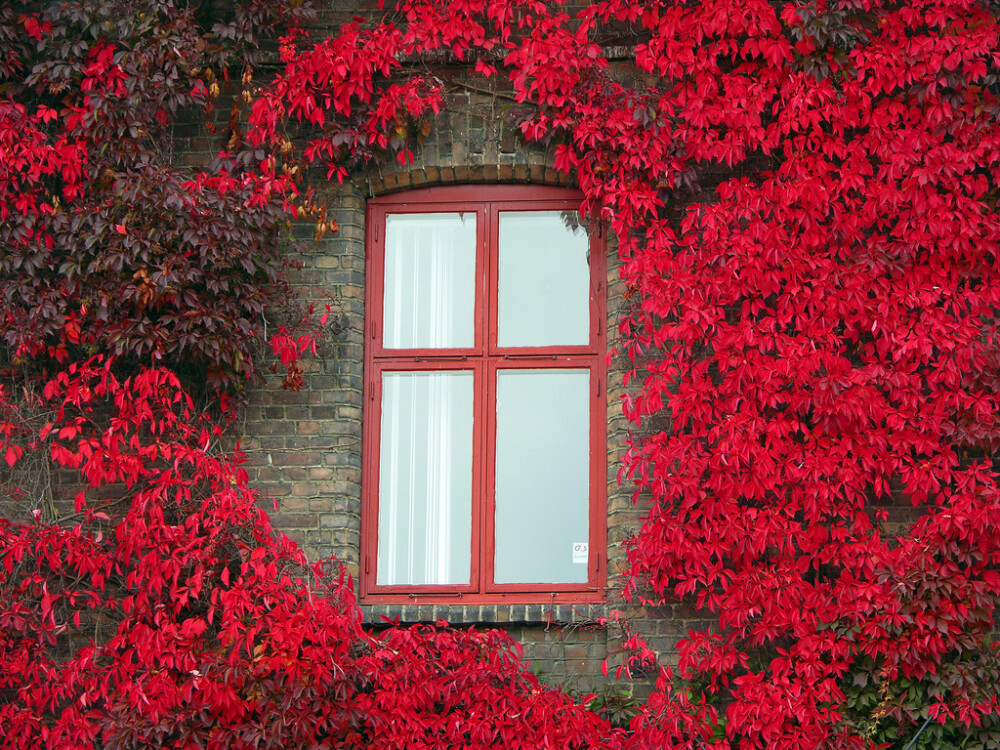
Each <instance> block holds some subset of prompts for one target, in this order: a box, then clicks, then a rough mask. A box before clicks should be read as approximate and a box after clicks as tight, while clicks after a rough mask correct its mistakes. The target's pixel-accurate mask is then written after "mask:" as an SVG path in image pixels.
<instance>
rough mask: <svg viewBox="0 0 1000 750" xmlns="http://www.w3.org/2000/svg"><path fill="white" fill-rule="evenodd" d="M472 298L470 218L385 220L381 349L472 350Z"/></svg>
mask: <svg viewBox="0 0 1000 750" xmlns="http://www.w3.org/2000/svg"><path fill="white" fill-rule="evenodd" d="M475 293H476V215H475V214H474V213H463V214H391V215H389V216H386V219H385V301H384V305H383V313H384V316H383V321H384V323H383V341H382V344H383V346H385V347H386V348H389V349H430V348H456V347H471V346H473V345H474V344H475V331H474V327H473V326H474V315H475V309H476V307H475Z"/></svg>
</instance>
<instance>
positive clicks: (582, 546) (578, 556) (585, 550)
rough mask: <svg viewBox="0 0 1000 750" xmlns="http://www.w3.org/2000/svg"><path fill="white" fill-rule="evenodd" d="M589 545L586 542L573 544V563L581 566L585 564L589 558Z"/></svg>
mask: <svg viewBox="0 0 1000 750" xmlns="http://www.w3.org/2000/svg"><path fill="white" fill-rule="evenodd" d="M589 552H590V544H588V543H587V542H573V562H574V563H581V564H583V565H586V564H587V559H588V557H589Z"/></svg>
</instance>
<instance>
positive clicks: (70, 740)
mask: <svg viewBox="0 0 1000 750" xmlns="http://www.w3.org/2000/svg"><path fill="white" fill-rule="evenodd" d="M225 8H226V11H225V12H224V13H223V12H220V11H216V10H214V9H213V7H212V6H211V5H209V4H202V5H200V6H197V7H196V6H195V5H194V4H192V6H190V7H186V8H177V7H175V6H174V4H172V3H166V2H164V3H148V2H147V3H130V2H125V0H118V1H116V2H111V1H110V0H108V1H106V2H102V3H86V4H81V3H72V2H62V3H52V4H49V5H48V6H47V7H46V8H45V9H44V10H38V9H37V8H35V7H34V5H33V4H31V3H21V2H9V1H8V2H5V3H3V4H2V5H0V40H3V45H4V51H5V55H4V56H3V58H2V60H0V86H2V87H3V88H2V91H3V99H2V100H0V153H2V154H3V157H4V158H3V163H2V164H0V167H2V171H0V198H2V200H0V212H2V213H0V233H2V246H3V247H4V248H5V250H4V252H3V255H2V256H0V296H2V298H3V300H4V312H3V319H2V321H0V334H2V336H3V340H4V342H5V345H6V349H5V353H4V355H3V356H4V357H6V359H5V360H4V361H3V366H4V367H5V368H6V369H5V372H6V373H8V376H9V377H7V378H6V380H5V382H6V383H8V384H9V386H8V387H7V388H5V397H4V402H3V404H4V409H5V411H4V412H2V414H3V420H4V421H3V422H2V423H0V456H2V457H4V458H5V460H6V463H7V464H9V465H12V466H14V465H17V464H18V463H19V462H21V461H24V460H25V456H26V455H28V454H30V453H31V452H38V451H42V452H45V455H47V456H48V457H49V459H50V460H51V461H53V462H55V463H56V464H58V465H59V466H60V467H62V468H64V469H65V470H67V471H70V470H72V471H75V472H77V473H78V475H79V478H80V481H81V482H83V483H84V484H86V485H87V486H88V487H89V488H90V490H89V491H87V492H84V493H82V494H81V495H80V496H79V497H78V500H77V506H78V507H77V509H76V512H77V516H76V517H75V518H73V519H72V521H67V520H64V521H63V522H62V523H60V524H55V523H52V522H51V521H52V519H49V518H42V517H39V518H38V519H36V521H35V522H34V523H28V524H15V523H11V522H3V523H2V526H0V564H2V566H3V569H4V575H5V578H4V581H3V584H2V585H0V663H2V664H3V665H4V668H3V669H2V670H0V675H3V677H0V680H2V681H0V719H2V720H3V721H4V722H5V723H6V725H7V726H10V727H13V728H14V729H13V730H12V731H11V732H10V733H9V735H8V736H9V737H10V738H11V739H10V740H9V741H10V742H11V743H12V744H13V746H23V747H37V746H49V747H60V746H65V747H69V746H73V747H79V746H81V745H87V743H90V744H91V745H93V746H102V747H129V746H140V745H141V746H149V745H159V746H168V747H186V746H194V745H207V746H210V747H222V746H226V747H251V746H254V747H257V746H267V744H268V743H270V744H271V745H272V746H288V745H290V744H292V743H295V744H306V745H309V746H316V747H360V746H369V745H372V744H376V745H377V744H378V743H382V744H383V745H384V746H385V747H413V746H428V747H453V746H457V745H470V746H479V745H483V746H485V745H489V744H491V743H503V744H505V745H513V746H518V743H520V744H521V746H524V747H537V746H544V745H545V744H546V743H548V744H549V745H554V746H560V747H596V746H608V747H619V746H622V747H625V746H627V747H632V748H653V747H677V748H685V747H690V748H698V747H719V748H741V749H742V748H788V747H802V748H819V747H831V748H832V747H837V748H868V747H894V746H898V747H904V746H905V744H906V743H909V744H912V745H913V747H921V746H923V747H947V746H955V747H962V746H967V747H990V746H995V745H996V744H997V742H998V733H1000V728H998V719H997V714H998V711H1000V705H998V698H997V690H998V686H1000V676H998V668H1000V661H998V654H997V651H996V647H995V645H993V643H992V641H991V639H990V632H991V630H992V628H993V618H994V613H995V610H996V604H997V597H998V596H1000V570H998V566H1000V531H998V529H1000V500H998V486H997V473H996V471H997V467H996V466H995V463H994V455H995V451H996V447H997V439H998V424H997V418H996V414H997V413H998V407H1000V403H998V400H1000V377H998V376H1000V368H998V364H1000V357H998V351H1000V350H998V340H997V328H996V320H997V312H998V306H1000V263H998V258H997V247H998V246H1000V245H998V241H1000V220H998V213H997V210H996V208H997V190H998V178H1000V174H998V169H1000V167H998V165H1000V124H998V98H997V96H998V95H997V78H996V76H997V70H998V61H1000V60H998V55H1000V43H998V33H1000V24H998V19H997V8H996V6H995V5H994V4H991V3H989V2H985V1H977V0H919V1H917V2H914V1H913V0H908V1H907V2H890V1H889V0H810V1H804V0H803V1H800V2H767V1H765V0H740V1H739V2H736V1H735V0H702V1H700V2H684V1H683V0H676V1H668V0H663V1H662V2H651V3H636V2H634V0H603V1H600V2H595V3H592V4H588V5H586V6H584V7H582V8H579V9H577V8H575V7H574V8H570V7H569V6H563V5H561V4H559V3H552V4H546V3H540V2H535V1H534V0H491V2H487V3H485V4H484V3H482V2H466V1H464V0H450V1H449V2H433V1H432V0H403V1H402V2H399V3H397V4H395V5H393V6H392V7H391V8H388V9H384V10H379V11H378V12H372V13H370V14H369V15H368V16H366V17H365V18H358V19H355V20H353V21H350V22H348V23H346V24H344V25H343V26H342V27H340V28H338V29H334V30H333V33H332V34H331V36H330V37H329V38H325V39H315V38H313V37H312V36H311V35H310V33H309V32H308V30H307V29H306V27H305V26H304V25H303V22H304V21H307V20H308V9H307V8H305V7H304V6H302V5H299V4H296V3H270V2H265V0H256V1H255V2H243V3H239V2H237V3H228V4H225ZM279 28H280V29H281V30H280V31H279V30H278V29H279ZM271 32H273V34H272V35H271V36H270V37H268V36H267V34H269V33H271ZM259 33H263V34H264V35H263V36H260V37H258V36H256V35H257V34H259ZM622 39H625V40H627V41H628V44H629V45H630V49H631V50H632V51H633V52H634V63H635V70H634V71H633V73H632V75H630V76H623V75H621V74H620V71H612V70H611V69H610V67H609V65H608V60H607V58H606V55H605V51H604V49H605V48H604V46H602V45H608V44H611V43H612V42H616V43H617V42H619V41H620V40H622ZM268 45H271V50H272V54H273V55H276V56H277V59H278V60H279V61H280V69H279V72H278V73H277V75H276V76H274V77H273V80H271V81H269V82H268V83H267V84H266V85H263V86H261V87H260V88H259V89H258V85H259V84H257V83H255V82H254V81H255V78H254V76H255V70H256V69H255V68H254V65H255V64H256V61H255V60H254V52H255V51H257V50H259V49H262V48H263V49H267V48H268ZM414 60H416V61H429V62H427V64H426V65H411V64H409V63H408V62H407V61H414ZM435 60H447V61H448V62H449V64H455V63H460V64H465V65H467V66H468V67H469V69H470V71H475V73H476V74H478V75H482V76H488V77H490V78H493V77H496V78H497V79H501V80H502V81H504V82H505V84H504V85H506V86H507V87H508V90H509V92H510V95H512V96H514V97H515V98H516V99H517V100H518V101H519V102H522V103H524V104H525V105H526V108H525V112H527V113H528V114H527V115H526V116H525V119H524V120H523V122H522V132H523V135H524V137H525V138H526V139H528V140H532V141H538V140H543V141H545V142H546V143H548V144H550V146H551V148H552V149H553V153H554V158H555V164H556V166H557V167H558V168H559V169H562V170H564V171H566V172H567V173H572V174H573V175H574V176H575V178H576V180H577V181H578V183H579V185H580V187H581V189H582V190H583V192H584V194H585V200H584V204H583V210H584V211H585V212H586V213H587V214H588V215H589V216H590V217H591V219H592V220H594V221H598V222H603V223H605V224H606V225H608V226H609V228H610V230H611V231H612V232H613V233H614V234H615V236H616V237H617V238H618V247H619V252H620V253H621V259H622V274H623V278H624V281H625V283H626V285H627V288H628V292H627V297H628V299H627V300H625V302H624V307H625V309H626V312H625V315H624V317H623V319H622V321H621V324H620V334H621V340H622V344H621V347H620V348H621V354H622V355H623V356H626V357H628V358H629V360H630V361H631V363H632V370H631V372H630V390H629V395H628V397H627V398H626V400H625V403H624V405H623V406H624V409H625V413H626V415H627V416H628V417H629V419H630V420H632V422H633V424H634V431H633V437H632V440H631V443H630V447H629V451H628V454H627V456H626V457H625V461H624V464H623V466H622V472H621V474H622V479H623V480H628V481H631V482H633V483H634V486H635V488H636V502H637V503H639V504H640V505H641V506H642V507H643V508H644V509H645V516H644V521H643V524H642V527H641V529H640V530H639V531H638V533H637V534H636V535H635V536H634V537H633V538H632V539H631V540H630V542H629V544H628V561H629V568H628V571H627V573H626V577H625V582H624V588H625V593H626V595H627V596H629V597H631V598H632V599H633V600H634V601H636V602H654V603H660V602H663V601H679V602H683V603H685V604H687V605H690V606H693V607H696V608H699V609H700V610H701V611H702V612H703V613H704V616H705V620H706V622H711V625H710V626H706V627H705V628H703V629H701V630H700V631H698V630H696V631H693V632H691V633H690V634H689V636H688V637H687V638H685V639H684V640H683V641H682V642H681V643H680V644H679V651H680V656H679V663H678V664H677V667H676V670H671V669H670V668H668V666H667V665H665V664H657V662H656V655H655V654H654V653H653V652H652V651H651V650H650V649H649V647H648V646H647V645H646V644H645V643H644V641H643V639H642V633H641V627H638V626H636V627H635V628H633V627H632V626H629V627H628V628H626V632H627V634H628V637H627V640H626V643H625V646H626V647H627V648H628V650H629V653H630V654H631V655H632V657H631V658H632V660H633V662H632V663H634V664H640V663H641V664H642V665H643V667H644V668H645V669H648V668H650V665H653V666H654V668H655V669H658V675H659V676H658V680H657V683H656V689H655V691H654V692H653V694H652V695H651V696H650V698H649V700H648V701H647V702H646V703H645V705H644V706H643V707H642V709H641V710H640V711H639V712H638V713H637V714H636V716H635V718H633V720H632V721H631V724H630V726H629V728H628V729H627V730H625V729H624V728H620V727H619V728H615V729H612V728H611V726H610V725H609V724H608V723H607V722H606V721H604V720H603V719H601V718H600V717H599V716H598V715H596V714H594V713H591V712H589V711H587V710H586V708H585V707H584V706H581V705H578V704H573V703H571V702H570V701H569V700H568V699H567V698H566V697H565V696H563V695H561V694H560V693H558V692H555V691H552V690H549V689H546V688H542V687H541V686H539V685H538V683H537V682H536V681H534V679H533V678H531V677H530V675H528V674H527V673H525V672H524V671H523V670H521V669H520V667H519V666H518V658H517V648H516V646H514V645H513V644H511V643H510V642H509V641H508V640H506V639H505V638H504V637H503V636H501V635H499V634H496V633H493V632H484V633H479V632H476V631H469V632H462V631H455V630H451V629H447V628H444V627H438V626H435V627H430V626H427V627H417V628H413V629H403V628H390V629H389V630H387V631H385V633H384V634H383V635H382V636H377V637H376V636H373V635H371V634H369V633H365V631H364V630H363V629H362V628H361V626H360V624H359V619H358V615H357V610H356V607H355V606H354V602H353V598H352V595H351V586H350V585H349V583H348V582H347V580H346V578H345V576H344V574H343V572H342V571H340V569H339V567H338V566H336V565H335V564H334V565H332V566H331V565H328V566H327V567H326V568H323V567H309V566H308V565H306V563H305V562H304V560H303V559H302V557H301V555H300V553H299V552H298V551H297V550H296V549H295V548H294V547H293V546H292V545H290V544H289V543H288V542H287V541H285V540H284V539H282V538H281V537H277V538H276V537H275V536H274V534H273V533H272V531H271V529H270V527H269V526H268V524H267V520H266V517H265V516H264V514H263V513H262V512H261V511H259V510H257V508H256V498H255V497H254V495H253V493H252V492H251V491H250V490H249V489H248V488H247V485H246V478H245V476H244V475H243V474H242V472H241V470H240V469H239V467H238V454H237V455H234V456H231V457H226V458H219V457H217V455H216V451H215V449H214V447H213V446H214V444H215V443H214V441H215V440H216V437H217V431H218V427H217V426H216V425H215V424H213V423H211V422H206V421H204V419H202V418H201V417H198V416H196V410H194V409H193V408H192V405H191V402H190V401H189V400H188V396H187V395H186V394H185V392H184V389H183V385H184V382H187V381H186V380H185V381H184V382H182V381H181V380H179V379H178V374H179V375H180V376H181V377H184V378H187V377H188V376H189V375H190V372H192V371H194V372H198V373H204V374H205V375H206V376H207V378H208V379H209V380H210V381H211V382H212V383H214V384H216V386H217V387H218V388H219V389H221V390H219V393H220V394H225V393H227V392H231V390H230V391H226V389H227V388H228V389H232V388H233V387H234V386H237V385H238V384H240V383H242V382H243V380H244V379H245V376H246V374H247V373H251V372H252V371H253V370H254V366H255V360H254V356H255V353H256V351H257V348H256V347H257V345H258V343H259V342H260V339H261V337H262V328H261V322H260V321H261V315H262V312H263V310H264V308H265V306H266V305H268V304H269V303H273V301H274V300H275V299H276V298H277V297H276V295H278V294H280V288H279V287H280V278H281V258H282V256H283V250H282V247H283V243H285V242H286V235H287V228H286V224H285V222H286V219H287V217H288V216H290V215H294V216H308V217H310V218H313V217H316V216H320V219H319V222H320V223H324V224H325V217H322V215H321V214H319V213H317V212H318V209H317V208H316V206H315V203H314V202H313V200H312V197H311V196H310V194H309V193H308V191H307V189H306V187H305V186H304V185H303V184H302V183H301V181H300V177H299V175H301V174H302V171H303V170H302V169H300V167H301V166H305V165H307V164H310V163H319V164H323V165H324V166H325V170H326V176H327V178H328V179H333V180H342V179H345V178H346V177H348V176H349V175H350V173H351V170H353V169H355V168H357V167H358V166H360V165H363V164H365V163H367V162H368V161H370V160H371V159H376V158H385V157H386V156H388V157H390V158H393V157H394V158H398V159H400V160H401V161H403V162H405V161H406V160H407V159H408V158H409V151H410V150H411V149H412V148H415V147H416V146H415V144H414V138H415V137H416V135H417V134H418V133H419V132H421V131H420V128H421V126H422V125H423V123H425V122H426V121H428V120H432V119H433V117H434V115H435V114H436V113H437V112H439V111H440V110H441V109H443V108H444V107H446V106H447V98H446V96H445V95H444V91H443V89H442V83H441V80H440V79H439V78H438V77H436V76H434V75H432V74H431V73H429V72H427V67H428V66H429V65H431V63H432V62H433V61H435ZM227 79H228V82H229V84H230V85H231V86H232V87H233V88H232V89H231V91H232V95H233V97H234V102H233V113H232V116H231V118H230V121H229V122H228V123H226V124H224V125H223V126H221V127H222V130H221V134H222V136H224V138H225V143H223V144H221V145H220V149H219V153H217V155H216V156H215V158H214V159H213V160H212V162H211V164H205V165H202V166H199V167H197V168H194V169H189V168H183V167H181V166H179V162H178V156H179V155H177V154H174V153H172V151H171V142H172V141H171V136H172V133H173V128H175V127H176V126H177V125H178V123H179V122H180V120H179V118H180V119H183V118H182V115H183V116H187V115H188V114H189V113H190V112H192V111H204V110H211V109H212V108H213V107H215V105H216V104H218V102H219V98H220V96H223V95H224V91H223V89H224V88H225V86H226V84H227ZM333 228H334V227H332V226H323V227H322V228H321V229H318V231H326V230H328V229H333ZM282 336H284V338H280V339H278V340H277V341H276V342H275V343H274V351H275V352H277V353H279V354H280V355H282V357H283V358H284V357H285V356H287V357H288V358H289V362H287V363H286V364H294V361H295V358H296V357H297V356H298V354H301V353H302V352H303V351H305V350H306V349H308V347H309V341H308V339H296V338H295V337H293V336H288V335H286V332H283V333H282ZM255 342H257V343H255ZM176 362H183V367H181V368H176V367H175V369H179V373H178V374H174V373H172V372H170V371H169V370H167V369H164V365H165V364H168V363H169V364H171V365H172V366H173V365H174V363H176ZM185 368H187V369H185ZM191 380H197V379H196V378H194V379H191ZM29 381H30V382H31V383H33V384H34V385H33V386H32V387H31V388H29V387H27V384H28V382H29ZM17 389H20V390H17ZM22 396H23V398H22ZM31 399H34V402H33V404H34V406H35V407H36V411H35V412H34V413H37V414H42V413H51V415H52V416H51V418H49V419H47V420H45V421H44V424H43V425H41V426H38V425H36V424H35V422H33V421H31V420H24V419H20V420H19V419H18V414H19V413H24V409H25V408H26V402H27V401H30V400H31ZM588 700H589V698H585V699H584V701H583V702H584V704H585V703H586V702H587V701H588ZM963 743H964V745H963Z"/></svg>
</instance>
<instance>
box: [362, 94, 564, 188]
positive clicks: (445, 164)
mask: <svg viewBox="0 0 1000 750" xmlns="http://www.w3.org/2000/svg"><path fill="white" fill-rule="evenodd" d="M498 96H499V95H498ZM499 102H500V99H498V98H496V97H493V96H490V95H488V94H486V93H485V92H483V93H475V92H471V91H467V92H465V93H464V94H462V93H454V92H453V93H452V94H450V95H449V100H448V106H447V107H446V108H445V109H444V110H443V111H442V112H441V113H440V114H439V115H437V116H436V117H435V118H434V119H433V120H431V122H430V126H431V130H430V132H429V133H428V134H427V136H426V137H424V138H423V139H422V140H421V143H420V144H416V145H415V144H411V148H412V150H413V157H414V158H413V162H412V163H411V164H405V165H400V164H398V163H395V162H392V163H388V164H386V163H383V164H379V165H371V166H369V167H368V169H367V170H366V175H365V176H366V178H367V183H368V185H367V189H368V197H378V196H381V195H386V194H388V193H394V192H398V191H401V190H413V189H417V188H425V187H436V186H443V185H463V184H465V185H468V184H482V185H495V184H503V183H522V184H534V185H548V186H553V187H577V184H576V180H575V179H574V178H573V177H572V176H571V175H566V174H563V173H562V172H560V171H559V170H557V169H555V168H554V167H553V160H554V152H553V149H552V148H551V147H550V146H546V145H544V144H540V143H537V142H535V143H529V142H527V141H525V139H524V137H523V136H522V134H521V129H520V126H519V123H518V119H517V117H516V115H515V114H514V113H513V111H512V110H508V109H507V108H505V107H503V106H501V105H500V103H499Z"/></svg>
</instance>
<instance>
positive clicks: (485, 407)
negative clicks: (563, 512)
mask: <svg viewBox="0 0 1000 750" xmlns="http://www.w3.org/2000/svg"><path fill="white" fill-rule="evenodd" d="M581 197H582V195H581V193H579V191H575V190H570V189H566V188H554V187H543V186H535V185H494V186H481V185H463V186H449V187H435V188H427V189H422V190H413V191H409V192H405V193H395V194H392V195H387V196H382V197H379V198H375V199H373V200H371V201H370V202H369V204H368V209H367V253H366V254H367V263H366V300H365V305H366V307H365V316H366V317H365V380H364V405H365V406H364V410H363V413H364V417H363V436H364V440H363V447H362V451H363V462H362V507H361V522H362V523H361V545H362V548H361V571H360V579H361V580H360V584H361V585H360V591H361V599H362V602H363V603H369V604H380V603H384V604H393V603H395V604H399V603H409V604H415V603H421V604H434V603H440V604H478V603H482V604H490V603H493V604H496V603H510V604H535V603H545V602H579V603H592V602H600V601H602V600H603V599H604V591H605V585H606V580H607V572H606V567H607V566H606V562H607V557H606V542H607V511H606V476H607V448H606V442H607V438H606V428H607V425H606V419H607V407H606V396H605V382H606V371H605V370H606V367H605V355H606V343H605V342H606V331H605V321H606V304H605V284H606V273H607V271H606V257H605V252H606V247H605V242H604V238H603V237H602V236H600V232H598V231H592V232H591V234H590V273H591V283H590V300H589V305H590V311H589V312H590V316H591V325H590V342H589V343H588V344H587V345H584V346H562V347H553V346H544V347H499V346H498V345H497V343H496V342H497V307H498V303H497V297H498V283H497V279H498V276H499V268H498V266H499V263H498V251H497V234H498V231H497V227H498V220H499V214H500V212H501V211H512V210H516V211H553V210H560V211H561V210H577V209H579V206H580V200H581ZM459 211H464V212H476V214H477V224H476V234H477V250H476V296H475V314H474V315H475V342H474V346H473V347H471V348H464V349H448V350H441V349H385V348H383V346H382V320H381V317H382V311H383V309H384V307H383V297H384V272H385V264H384V257H385V234H386V231H385V224H386V216H387V215H388V214H400V213H444V212H459ZM536 368H537V369H543V368H565V369H570V368H579V369H584V368H586V369H588V370H589V371H590V373H591V378H590V380H591V387H590V393H591V400H590V404H591V409H590V432H591V434H590V457H591V460H590V467H589V468H590V471H589V475H590V476H589V483H590V498H589V539H588V543H589V559H588V563H587V581H586V583H574V584H552V583H528V584H497V583H494V582H493V575H492V574H493V565H494V557H495V540H494V534H493V527H494V521H493V515H494V510H495V508H494V498H493V484H494V478H493V473H494V468H495V460H496V451H495V439H496V435H495V433H496V409H495V406H491V404H495V401H494V399H495V394H491V393H490V390H491V389H493V388H494V386H493V384H494V383H495V382H496V373H497V370H499V369H536ZM417 370H426V371H446V370H465V371H469V370H471V371H473V372H474V374H475V378H476V380H475V382H476V388H475V391H474V407H473V408H474V413H475V414H476V415H477V417H476V422H475V427H474V434H473V468H472V475H473V476H472V481H473V493H472V504H473V507H472V535H471V536H472V542H471V543H472V558H471V582H470V584H469V585H426V584H424V585H382V586H379V585H377V584H376V580H377V579H376V574H377V571H376V565H377V558H378V512H379V507H378V482H379V449H380V444H379V441H380V430H381V407H382V393H381V391H382V373H383V372H387V371H417Z"/></svg>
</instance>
